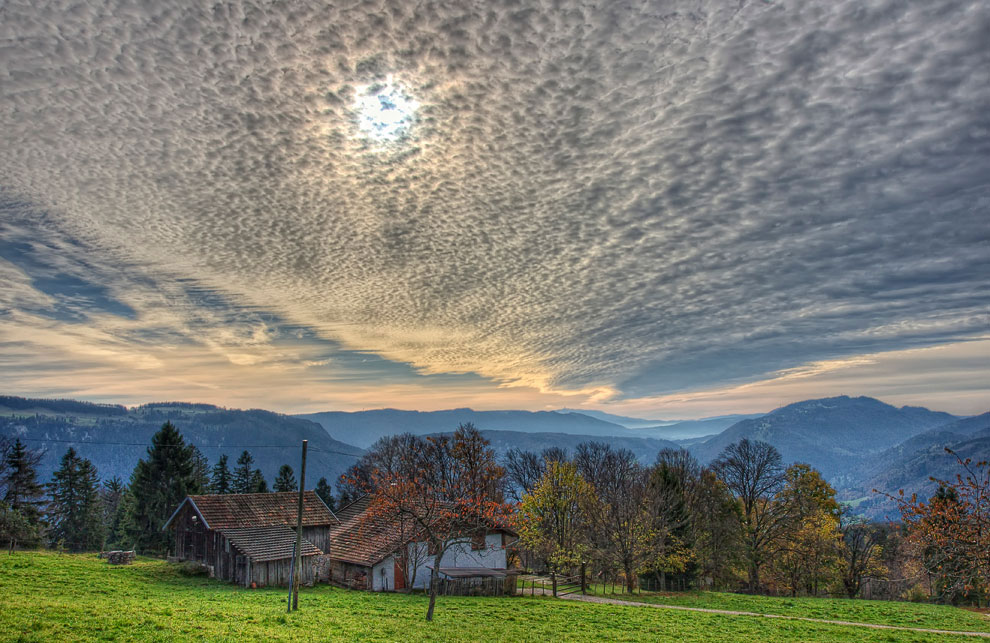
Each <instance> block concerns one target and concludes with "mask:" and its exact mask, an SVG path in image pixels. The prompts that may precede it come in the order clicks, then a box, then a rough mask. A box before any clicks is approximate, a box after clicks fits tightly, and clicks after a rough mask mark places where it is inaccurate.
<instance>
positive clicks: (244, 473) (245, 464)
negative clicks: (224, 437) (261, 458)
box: [233, 450, 254, 493]
mask: <svg viewBox="0 0 990 643" xmlns="http://www.w3.org/2000/svg"><path fill="white" fill-rule="evenodd" d="M253 464H254V456H252V455H251V452H250V451H247V450H245V451H242V452H241V455H240V457H238V458H237V468H236V469H234V480H233V490H234V493H251V492H252V491H253V489H254V485H253V484H252V480H251V478H252V477H253V475H254V469H252V468H251V465H253Z"/></svg>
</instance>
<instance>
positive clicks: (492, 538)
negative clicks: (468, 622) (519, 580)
mask: <svg viewBox="0 0 990 643" xmlns="http://www.w3.org/2000/svg"><path fill="white" fill-rule="evenodd" d="M368 504H369V499H368V497H367V496H365V497H363V498H360V499H359V500H356V501H355V502H353V503H351V504H349V505H347V506H345V507H343V508H341V509H339V510H338V511H337V519H338V520H339V522H338V523H336V524H334V525H333V526H332V527H331V528H330V551H329V559H330V577H331V580H332V581H333V582H335V583H337V584H340V585H344V586H347V587H353V588H355V589H370V590H373V591H390V590H400V589H406V588H417V589H420V588H426V587H429V584H430V578H431V576H432V574H433V568H432V567H433V556H432V555H431V552H430V551H429V547H428V546H427V544H426V542H423V541H422V540H420V539H418V538H417V535H418V534H417V530H416V529H415V527H414V526H413V525H412V524H411V523H402V521H399V520H392V519H387V518H381V517H378V516H369V515H368ZM515 540H516V538H515V534H514V533H512V532H511V531H509V530H494V531H489V532H488V533H487V534H484V536H483V537H482V536H479V537H476V538H465V539H463V540H459V541H457V542H454V543H452V544H451V545H450V546H449V547H448V548H447V550H446V551H445V552H444V556H443V558H442V559H441V561H440V569H438V570H437V574H438V578H439V579H441V580H445V581H451V582H456V584H458V585H459V586H461V587H464V586H468V585H470V586H473V587H477V588H487V589H488V590H489V591H486V592H485V593H499V594H501V593H503V590H502V587H501V586H500V584H501V583H502V582H503V581H505V580H506V579H507V578H510V579H511V585H512V587H515V578H514V576H512V572H510V571H508V570H507V569H506V546H507V545H510V544H512V543H513V542H514V541H515ZM455 579H456V580H455ZM496 585H499V587H498V588H497V591H494V592H493V591H491V590H492V588H493V587H495V586H496Z"/></svg>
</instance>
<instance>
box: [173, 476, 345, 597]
mask: <svg viewBox="0 0 990 643" xmlns="http://www.w3.org/2000/svg"><path fill="white" fill-rule="evenodd" d="M298 500H299V494H298V492H286V493H245V494H223V495H197V496H187V497H186V499H185V500H183V501H182V503H181V504H180V505H179V507H178V508H177V509H176V510H175V512H174V513H173V514H172V516H171V517H170V518H169V519H168V521H167V522H166V523H165V526H164V527H163V529H169V528H171V529H174V530H175V557H176V559H178V560H183V561H196V562H199V563H202V564H203V565H206V566H207V568H208V569H210V571H211V573H212V574H213V575H214V576H215V577H217V578H222V579H224V580H228V581H233V582H236V583H238V584H241V585H244V586H248V585H250V584H251V583H256V584H257V585H287V584H288V582H289V575H290V572H291V569H292V552H293V547H294V546H295V541H296V533H295V529H294V528H295V524H296V512H297V503H298ZM337 522H338V521H337V518H336V517H335V516H334V515H333V512H331V511H330V509H329V508H328V507H327V506H326V504H324V502H323V501H322V500H321V499H320V497H319V496H318V495H316V493H315V492H313V491H306V492H304V494H303V521H302V525H303V529H302V532H303V533H302V536H303V540H302V559H303V564H302V572H301V574H300V582H302V583H312V582H315V581H316V580H318V578H317V576H318V572H317V566H318V563H319V561H320V559H321V558H323V556H324V552H325V551H326V548H327V547H328V546H329V540H330V528H331V526H333V525H335V524H337Z"/></svg>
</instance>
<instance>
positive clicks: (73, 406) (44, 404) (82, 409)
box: [0, 395, 127, 415]
mask: <svg viewBox="0 0 990 643" xmlns="http://www.w3.org/2000/svg"><path fill="white" fill-rule="evenodd" d="M0 406H2V407H5V408H8V409H11V410H13V411H32V410H34V409H47V410H49V411H54V412H56V413H65V414H66V415H74V414H75V415H127V408H126V407H124V406H122V405H120V404H97V403H94V402H80V401H78V400H64V399H57V400H47V399H32V398H27V397H17V396H14V395H0Z"/></svg>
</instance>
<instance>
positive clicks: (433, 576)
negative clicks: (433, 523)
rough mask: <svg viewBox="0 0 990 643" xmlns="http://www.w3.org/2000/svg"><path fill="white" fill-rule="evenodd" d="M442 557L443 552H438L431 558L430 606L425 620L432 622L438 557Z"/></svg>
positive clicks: (435, 600) (435, 597) (435, 599)
mask: <svg viewBox="0 0 990 643" xmlns="http://www.w3.org/2000/svg"><path fill="white" fill-rule="evenodd" d="M442 555H443V550H442V549H440V550H438V553H437V555H436V556H434V557H433V573H431V574H430V606H429V607H427V608H426V620H427V621H432V620H433V608H434V607H435V606H436V604H437V580H438V579H437V577H438V576H439V575H440V556H442Z"/></svg>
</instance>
